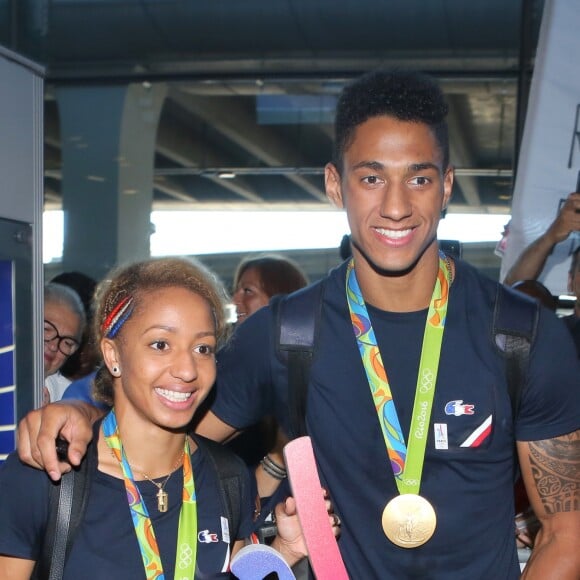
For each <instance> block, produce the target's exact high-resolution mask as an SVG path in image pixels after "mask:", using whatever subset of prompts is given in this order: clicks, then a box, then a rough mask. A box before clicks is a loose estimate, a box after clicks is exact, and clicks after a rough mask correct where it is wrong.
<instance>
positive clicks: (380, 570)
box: [20, 71, 580, 580]
mask: <svg viewBox="0 0 580 580" xmlns="http://www.w3.org/2000/svg"><path fill="white" fill-rule="evenodd" d="M446 113H447V107H446V105H445V102H444V99H443V95H442V93H441V91H440V89H439V88H438V87H437V86H436V85H435V84H434V83H433V82H432V81H431V80H430V79H428V78H425V77H423V76H420V75H416V74H412V73H402V72H396V73H390V72H384V71H378V72H374V73H370V74H368V75H365V76H363V77H361V78H360V79H358V80H357V81H356V82H354V83H353V84H352V85H350V86H348V87H347V88H346V89H345V90H344V91H343V93H342V95H341V97H340V99H339V102H338V107H337V114H336V149H335V156H334V160H333V162H332V163H329V164H328V165H327V167H326V172H325V179H326V189H327V194H328V197H329V198H330V200H331V201H332V202H333V203H335V204H336V205H337V206H339V207H341V208H344V209H345V210H346V212H347V216H348V220H349V224H350V229H351V234H352V236H351V241H352V252H353V261H352V263H351V264H347V263H345V264H343V265H342V266H340V267H339V268H337V269H336V270H334V271H333V272H331V273H330V275H329V276H328V278H327V279H326V280H325V282H324V294H323V299H322V305H321V309H322V310H321V319H320V327H319V335H318V341H317V352H316V355H315V358H314V361H313V365H312V369H311V374H310V384H309V387H308V400H307V412H306V423H307V427H308V433H309V435H310V437H311V438H312V441H313V446H314V450H315V454H316V458H317V462H318V468H319V472H320V475H321V478H322V481H323V485H324V486H326V487H327V488H328V489H329V491H330V495H331V497H332V500H333V502H334V506H335V509H336V513H337V514H338V515H339V516H340V518H341V520H342V535H341V539H340V540H339V546H340V550H341V553H342V556H343V559H344V561H345V564H346V567H347V570H348V573H349V575H350V577H351V578H355V579H359V578H381V579H388V578H393V579H395V578H396V579H400V578H444V579H450V578H453V579H458V580H459V579H461V580H464V579H465V578H506V579H512V578H517V577H519V567H518V562H517V555H516V547H515V537H514V520H513V518H514V505H513V481H514V463H515V455H514V446H515V444H516V443H517V455H518V457H519V461H520V465H521V470H522V473H523V476H524V480H525V482H526V487H527V489H528V494H529V496H530V498H531V501H532V503H533V506H534V509H535V510H536V513H537V514H538V516H539V518H540V519H541V521H542V525H543V528H542V531H541V532H540V535H539V537H538V541H537V548H536V549H535V550H534V553H533V556H532V558H531V560H530V563H529V564H528V566H527V568H526V571H525V575H526V577H528V578H534V577H538V578H543V579H545V578H558V580H562V579H565V578H570V579H572V578H574V579H576V578H577V577H578V575H579V574H580V554H579V551H578V550H577V538H578V537H579V534H580V518H579V515H580V514H579V511H578V510H579V509H580V506H579V498H578V487H579V473H580V457H579V441H580V437H579V435H578V431H577V430H578V428H579V427H580V417H579V415H578V408H580V388H579V387H580V385H579V384H578V370H579V368H578V361H577V359H576V357H575V353H574V346H573V344H572V342H571V340H570V337H569V336H568V334H567V332H566V330H565V328H563V326H562V325H561V324H560V323H559V322H558V321H557V319H556V318H555V316H553V315H552V314H551V313H548V312H547V311H542V313H541V315H540V319H539V324H538V332H537V339H536V340H535V342H534V344H533V345H532V352H531V357H530V368H529V369H528V373H527V384H526V386H525V390H524V392H523V393H522V399H521V404H520V408H519V413H518V415H517V417H515V418H512V412H511V404H510V399H509V396H508V390H507V382H506V373H505V367H504V360H503V358H502V357H501V355H500V353H499V352H498V350H497V349H496V347H495V345H494V344H493V342H492V338H491V328H492V317H493V308H494V301H495V295H496V289H497V284H496V283H494V282H492V281H491V280H489V279H486V278H484V277H482V276H481V275H480V274H478V272H477V271H476V270H475V269H473V268H472V267H470V266H468V265H467V264H465V263H463V262H461V261H459V260H458V261H456V262H453V261H451V260H450V259H448V258H447V259H445V258H444V257H440V255H439V253H438V245H437V239H436V235H437V225H438V222H439V218H440V214H441V212H442V211H443V210H444V209H445V207H446V205H447V203H448V202H449V198H450V196H451V189H452V185H453V170H452V169H451V167H450V166H449V153H448V151H449V148H448V139H447V126H446V123H445V116H446ZM272 318H273V317H272V312H271V310H270V308H264V309H262V310H261V311H259V312H257V313H256V314H255V315H254V316H252V317H251V318H250V319H249V320H248V321H247V322H246V323H244V324H243V325H242V326H241V327H240V328H239V329H238V330H237V331H236V333H235V335H234V337H233V339H232V341H231V343H230V345H229V346H228V347H226V348H225V349H223V350H222V352H221V353H220V354H219V357H218V358H219V370H218V383H217V398H216V401H215V404H214V405H213V407H212V411H211V412H210V413H209V414H208V415H207V416H206V417H205V418H204V420H203V421H202V423H201V424H200V427H199V430H200V431H201V432H202V433H204V434H206V435H208V436H210V437H213V438H214V439H218V440H224V439H225V438H227V437H228V436H230V435H231V434H233V433H234V432H235V431H237V430H241V429H243V428H244V427H245V426H247V425H250V424H252V423H255V422H256V421H257V420H258V419H259V418H260V417H261V416H263V415H265V414H267V413H275V414H276V415H277V416H278V418H279V420H280V423H281V425H282V426H283V427H284V428H285V429H286V430H288V428H289V417H288V399H289V397H288V385H287V370H286V368H285V366H284V364H283V363H282V361H280V360H279V359H278V358H277V356H276V353H275V347H274V345H275V338H274V332H275V324H274V321H273V320H272ZM371 327H372V330H373V331H374V332H369V331H370V330H371ZM424 337H425V338H424ZM375 343H376V344H375ZM379 353H380V356H379ZM383 365H384V367H383ZM377 410H378V412H377ZM87 411H88V410H87V408H86V407H83V412H82V413H81V412H79V410H78V409H75V408H71V407H68V408H65V409H63V408H62V407H61V408H60V409H59V408H58V407H57V406H52V407H50V408H48V409H46V410H45V411H44V412H43V413H42V415H40V413H38V412H35V413H33V414H32V415H29V417H28V418H27V419H26V420H25V421H24V422H23V423H22V424H21V428H20V446H21V454H22V456H23V457H24V458H26V459H27V460H28V461H31V462H34V461H35V462H37V463H38V464H41V463H43V464H44V465H45V466H46V467H47V469H48V470H49V471H50V472H52V477H54V478H58V476H59V470H60V469H61V468H62V466H59V464H57V462H56V460H55V457H54V437H55V435H56V433H57V432H58V431H59V429H60V428H61V427H62V426H63V425H64V427H63V428H62V434H63V436H64V437H66V438H67V439H69V440H71V439H72V440H74V443H71V454H69V455H71V459H72V460H73V461H74V462H78V458H79V455H80V452H82V451H83V448H84V444H85V442H86V440H87V439H88V437H89V436H90V435H89V428H88V425H87V419H86V415H87V414H90V413H87ZM39 427H40V435H39V436H38V438H37V437H36V433H37V432H38V429H39Z"/></svg>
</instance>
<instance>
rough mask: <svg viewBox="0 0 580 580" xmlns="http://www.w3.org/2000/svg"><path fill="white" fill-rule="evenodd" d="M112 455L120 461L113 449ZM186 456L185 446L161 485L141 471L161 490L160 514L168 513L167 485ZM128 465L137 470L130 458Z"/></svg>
mask: <svg viewBox="0 0 580 580" xmlns="http://www.w3.org/2000/svg"><path fill="white" fill-rule="evenodd" d="M111 455H112V456H113V457H114V458H115V460H116V461H118V459H117V456H116V455H115V453H114V451H113V450H112V449H111ZM184 455H185V445H184V446H183V448H182V450H181V454H180V455H179V457H178V459H177V461H176V462H175V464H174V465H173V467H172V468H171V471H170V472H169V474H168V475H167V477H166V478H165V480H164V481H163V482H161V483H158V482H156V481H154V480H153V479H151V477H149V475H148V474H147V473H145V472H144V471H141V470H140V473H141V475H142V476H143V477H144V478H145V479H146V480H147V481H150V482H151V483H152V484H153V485H154V486H155V487H157V489H158V490H159V491H158V492H157V509H158V510H159V511H160V512H166V511H167V505H168V503H169V495H168V494H167V492H166V491H165V489H164V488H165V485H166V484H167V482H168V481H169V478H170V477H171V476H172V475H173V474H174V473H175V472H176V471H177V468H178V467H179V466H180V465H182V464H183V456H184ZM125 457H127V454H126V453H125ZM127 463H128V464H129V467H130V468H131V470H133V471H134V470H135V469H134V467H133V466H132V465H131V463H130V462H129V458H127ZM119 465H121V462H119Z"/></svg>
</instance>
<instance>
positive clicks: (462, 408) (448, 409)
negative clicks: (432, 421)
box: [445, 399, 475, 417]
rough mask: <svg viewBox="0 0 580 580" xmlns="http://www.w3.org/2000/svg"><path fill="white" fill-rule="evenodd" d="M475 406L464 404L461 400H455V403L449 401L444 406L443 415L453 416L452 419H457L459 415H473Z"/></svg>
mask: <svg viewBox="0 0 580 580" xmlns="http://www.w3.org/2000/svg"><path fill="white" fill-rule="evenodd" d="M474 409H475V405H472V404H470V403H464V402H463V399H457V400H455V401H449V402H448V403H447V404H446V405H445V414H446V415H453V416H454V417H459V416H461V415H474V414H475V411H474Z"/></svg>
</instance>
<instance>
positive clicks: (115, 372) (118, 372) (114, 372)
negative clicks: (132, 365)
mask: <svg viewBox="0 0 580 580" xmlns="http://www.w3.org/2000/svg"><path fill="white" fill-rule="evenodd" d="M111 374H112V375H113V376H114V377H119V376H121V369H120V368H119V367H118V366H116V365H115V366H114V367H113V368H112V369H111Z"/></svg>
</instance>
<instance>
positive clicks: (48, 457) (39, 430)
mask: <svg viewBox="0 0 580 580" xmlns="http://www.w3.org/2000/svg"><path fill="white" fill-rule="evenodd" d="M101 415H102V411H100V410H99V409H97V408H96V407H93V406H92V405H89V404H88V403H85V402H83V401H72V400H69V401H67V402H66V403H65V402H57V403H52V404H50V405H47V406H46V407H42V408H40V409H36V410H34V411H30V413H28V414H27V415H26V416H25V417H24V418H23V419H22V420H21V421H20V423H19V425H18V455H19V457H20V459H21V460H22V461H23V462H24V463H27V464H28V465H31V466H33V467H37V468H40V469H44V470H46V471H47V472H48V475H49V476H50V478H51V479H53V480H54V481H58V480H59V479H60V476H61V474H63V473H66V472H67V471H70V469H71V465H79V463H80V462H81V459H82V457H83V456H84V454H85V453H86V451H87V445H88V444H89V441H90V440H91V439H92V437H93V431H92V424H93V423H94V422H95V421H96V420H97V419H98V418H99V417H100V416H101ZM57 437H61V438H62V439H64V440H65V441H67V442H68V443H69V446H68V462H62V461H59V460H58V457H57V454H56V439H57Z"/></svg>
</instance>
